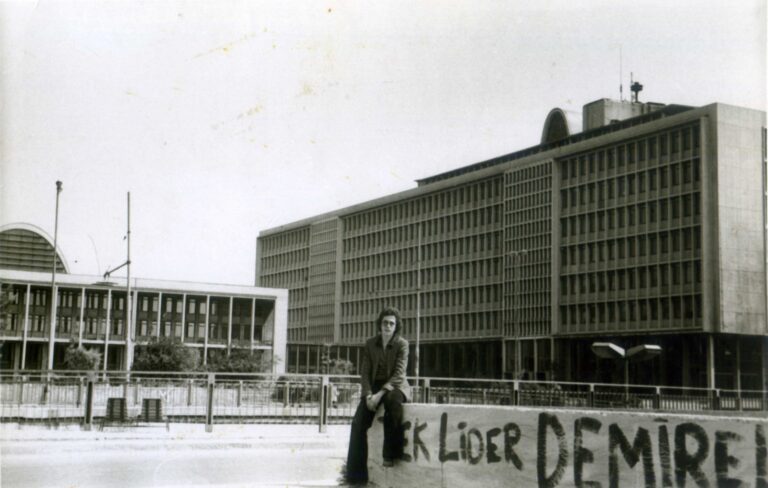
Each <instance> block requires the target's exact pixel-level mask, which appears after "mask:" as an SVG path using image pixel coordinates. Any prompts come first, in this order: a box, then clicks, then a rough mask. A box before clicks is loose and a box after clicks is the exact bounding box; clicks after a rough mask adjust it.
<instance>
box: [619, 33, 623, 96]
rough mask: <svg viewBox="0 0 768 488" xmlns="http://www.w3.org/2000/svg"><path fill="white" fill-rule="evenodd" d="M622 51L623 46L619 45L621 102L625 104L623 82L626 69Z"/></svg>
mask: <svg viewBox="0 0 768 488" xmlns="http://www.w3.org/2000/svg"><path fill="white" fill-rule="evenodd" d="M621 49H622V46H621V44H619V101H620V102H623V101H624V82H623V78H624V74H623V72H624V67H623V64H622V56H621V54H622V53H621Z"/></svg>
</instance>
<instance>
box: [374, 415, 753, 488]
mask: <svg viewBox="0 0 768 488" xmlns="http://www.w3.org/2000/svg"><path fill="white" fill-rule="evenodd" d="M382 415H383V409H381V410H380V411H379V414H378V418H377V419H376V421H374V426H373V427H372V428H371V431H370V433H369V441H368V442H369V463H368V464H369V467H370V469H369V471H370V478H371V480H372V481H373V482H374V483H376V486H382V487H384V486H386V487H409V486H418V487H419V488H428V487H441V488H445V487H467V486H483V487H496V486H499V487H500V486H516V487H528V486H546V487H554V486H592V487H598V486H603V487H608V486H617V487H620V486H624V487H655V486H696V485H698V486H753V487H766V486H768V475H766V462H767V461H768V459H766V458H767V454H766V452H767V451H766V434H768V423H767V422H766V418H765V417H764V416H763V417H762V418H757V417H755V418H733V417H716V416H692V415H673V414H663V413H643V412H632V413H630V412H618V411H616V412H613V411H589V410H565V409H536V408H523V407H485V406H459V405H421V404H409V405H406V406H405V420H406V422H405V426H404V427H405V435H406V448H405V452H406V457H407V458H408V459H407V460H404V461H401V462H398V463H397V464H396V466H395V467H394V468H387V469H384V468H382V467H381V464H382V457H381V445H382V442H383V433H382ZM739 482H741V484H740V483H739Z"/></svg>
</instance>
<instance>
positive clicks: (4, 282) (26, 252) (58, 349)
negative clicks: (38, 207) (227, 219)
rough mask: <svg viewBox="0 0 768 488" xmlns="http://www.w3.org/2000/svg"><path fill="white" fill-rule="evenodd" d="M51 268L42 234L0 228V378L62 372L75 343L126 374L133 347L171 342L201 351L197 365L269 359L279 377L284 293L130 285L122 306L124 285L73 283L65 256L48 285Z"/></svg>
mask: <svg viewBox="0 0 768 488" xmlns="http://www.w3.org/2000/svg"><path fill="white" fill-rule="evenodd" d="M59 251H60V249H59ZM52 260H53V242H52V240H51V239H50V237H49V236H48V235H46V233H45V232H44V231H42V230H41V229H39V228H37V227H34V226H31V225H28V224H12V225H6V226H3V227H0V368H1V369H13V370H40V369H57V368H60V367H61V366H62V362H63V360H64V352H65V350H66V348H67V347H68V346H69V345H70V344H72V343H74V344H78V345H82V346H84V347H87V348H90V349H95V350H98V351H99V352H100V353H101V354H102V367H103V368H104V369H106V370H127V369H130V368H131V364H132V362H133V357H134V350H135V347H136V346H141V345H142V344H147V343H148V342H149V341H151V340H152V339H153V338H163V337H169V338H174V339H177V340H179V341H181V342H182V343H183V344H184V345H186V346H187V347H192V348H196V349H199V350H200V353H201V357H202V358H203V361H207V360H209V359H210V358H211V357H212V356H214V355H216V354H229V353H230V352H231V351H232V350H234V349H245V350H250V351H256V350H263V351H267V352H268V353H269V354H270V355H271V356H272V358H274V359H276V360H275V361H274V367H273V368H274V371H273V372H275V373H283V372H284V371H285V358H286V352H285V351H286V329H287V317H288V291H287V290H283V289H274V288H260V287H253V286H239V285H222V284H210V283H192V282H181V281H166V280H148V279H141V278H135V279H134V278H132V279H131V283H130V300H127V299H126V298H127V296H128V295H127V293H128V283H127V282H126V279H125V278H124V277H123V278H119V277H114V278H110V279H107V280H105V279H104V278H102V277H99V276H84V275H75V274H71V273H70V272H69V266H68V264H67V261H66V259H65V258H64V256H63V255H62V254H61V252H58V253H56V265H57V268H56V277H55V283H54V282H53V273H52V267H53V266H52V265H53V261H52ZM52 285H53V287H55V289H56V293H57V295H56V296H57V300H56V315H55V317H54V315H53V312H52V307H51V305H52V300H51V296H52V294H51V289H52ZM129 303H130V305H129ZM129 312H130V313H129ZM51 325H53V327H51Z"/></svg>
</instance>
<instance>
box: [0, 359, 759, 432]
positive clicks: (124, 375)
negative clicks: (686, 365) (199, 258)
mask: <svg viewBox="0 0 768 488" xmlns="http://www.w3.org/2000/svg"><path fill="white" fill-rule="evenodd" d="M412 387H413V398H412V399H411V401H413V402H417V403H431V404H462V405H510V406H513V405H514V406H530V407H546V408H584V409H595V408H597V409H621V410H643V411H669V412H696V413H698V412H706V411H710V412H718V411H739V412H748V411H755V412H766V411H768V392H766V391H745V390H742V391H734V390H722V389H715V390H710V389H704V388H683V387H666V386H645V385H620V384H604V383H574V382H547V381H522V380H485V379H453V378H420V379H419V382H418V384H412ZM113 398H121V399H124V402H125V406H126V408H125V411H126V412H127V417H128V418H130V419H133V420H136V419H138V420H141V418H142V411H141V410H142V405H143V404H144V403H143V401H144V400H145V399H156V400H160V405H161V408H162V414H163V417H164V418H165V420H166V421H168V422H201V423H203V422H204V423H205V424H206V426H207V428H208V430H212V428H213V425H214V424H215V423H232V422H237V423H249V422H258V423H318V425H319V428H320V430H321V431H322V430H324V428H325V425H327V424H329V423H347V422H349V421H350V419H351V418H352V416H353V415H354V413H355V409H356V408H357V405H358V403H359V401H360V384H359V378H358V377H357V376H344V375H301V374H283V375H279V376H274V375H271V374H256V373H251V374H244V373H164V372H154V373H136V372H108V373H104V372H100V373H92V372H90V373H89V372H82V371H81V372H77V371H75V372H69V371H34V372H33V371H7V372H0V421H3V422H8V421H43V422H51V423H58V422H79V423H82V424H83V425H84V426H85V428H87V429H90V428H91V427H92V425H93V424H94V423H96V424H97V425H99V424H102V425H103V424H104V423H105V422H107V421H110V420H115V419H110V418H109V413H108V411H107V402H108V400H109V399H113Z"/></svg>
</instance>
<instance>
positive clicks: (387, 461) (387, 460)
mask: <svg viewBox="0 0 768 488" xmlns="http://www.w3.org/2000/svg"><path fill="white" fill-rule="evenodd" d="M381 465H382V466H384V467H385V468H391V467H392V466H394V465H395V460H394V459H390V458H384V462H383V463H381Z"/></svg>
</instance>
